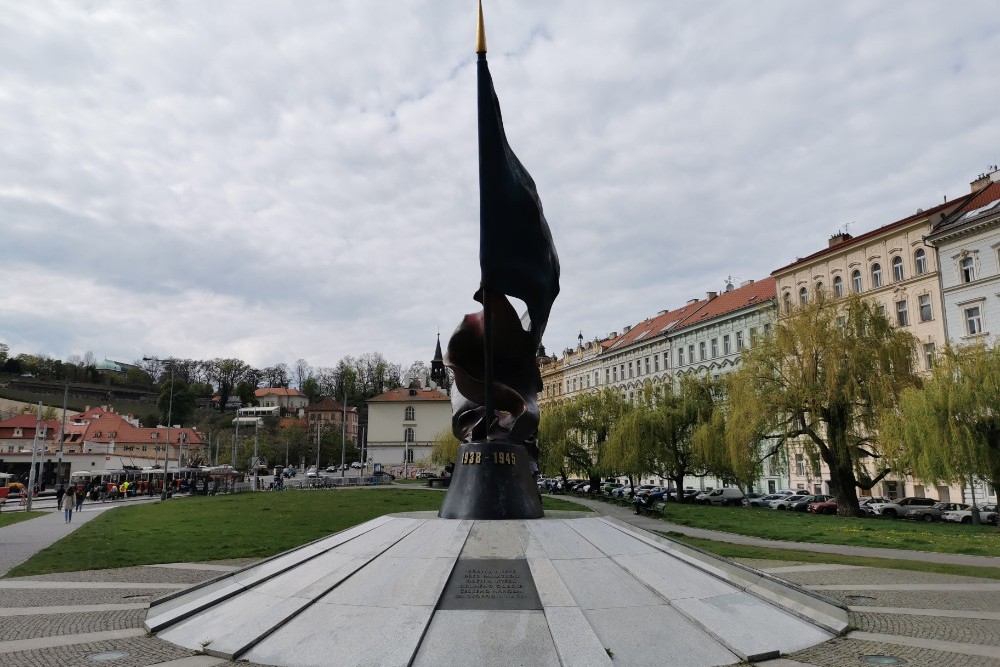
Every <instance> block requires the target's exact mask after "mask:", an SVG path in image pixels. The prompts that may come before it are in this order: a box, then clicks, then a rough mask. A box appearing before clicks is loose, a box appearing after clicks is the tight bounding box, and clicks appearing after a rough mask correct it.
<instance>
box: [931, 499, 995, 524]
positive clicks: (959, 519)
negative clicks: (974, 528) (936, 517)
mask: <svg viewBox="0 0 1000 667" xmlns="http://www.w3.org/2000/svg"><path fill="white" fill-rule="evenodd" d="M997 516H998V514H997V505H996V504H995V503H987V504H986V505H980V506H979V520H980V521H981V522H982V523H991V524H995V523H996V522H997ZM941 520H942V521H953V522H955V523H972V506H969V507H967V508H966V509H962V510H951V511H948V512H944V513H943V514H942V515H941Z"/></svg>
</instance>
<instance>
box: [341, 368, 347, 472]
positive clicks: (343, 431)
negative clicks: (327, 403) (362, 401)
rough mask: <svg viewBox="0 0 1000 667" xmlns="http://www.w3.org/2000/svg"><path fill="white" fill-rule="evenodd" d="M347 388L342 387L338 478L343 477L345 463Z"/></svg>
mask: <svg viewBox="0 0 1000 667" xmlns="http://www.w3.org/2000/svg"><path fill="white" fill-rule="evenodd" d="M346 458H347V386H346V385H345V386H344V412H343V415H342V416H341V418H340V476H341V477H343V476H344V473H345V472H347V471H346V470H344V465H346V463H347V461H346V460H345V459H346Z"/></svg>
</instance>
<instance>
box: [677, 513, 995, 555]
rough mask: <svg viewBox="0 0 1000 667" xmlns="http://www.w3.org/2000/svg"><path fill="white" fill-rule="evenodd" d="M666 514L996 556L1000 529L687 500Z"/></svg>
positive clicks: (723, 526) (727, 527)
mask: <svg viewBox="0 0 1000 667" xmlns="http://www.w3.org/2000/svg"><path fill="white" fill-rule="evenodd" d="M663 520H664V521H666V522H668V523H674V524H678V525H681V526H691V527H693V528H704V529H706V530H718V531H722V532H725V533H735V534H737V535H749V536H752V537H760V538H763V539H767V540H781V541H785V542H815V543H819V544H843V545H848V546H859V547H883V548H887V549H907V550H911V551H935V552H939V553H951V554H968V555H972V556H996V555H997V554H998V553H1000V532H998V531H997V528H996V526H970V525H962V524H956V523H940V522H937V523H924V522H918V521H906V520H903V519H898V520H889V519H869V518H854V517H841V516H826V515H816V514H808V513H805V512H779V511H776V510H770V509H757V508H746V507H712V506H706V505H691V504H687V503H670V504H669V505H668V506H667V511H666V514H665V515H664V516H663Z"/></svg>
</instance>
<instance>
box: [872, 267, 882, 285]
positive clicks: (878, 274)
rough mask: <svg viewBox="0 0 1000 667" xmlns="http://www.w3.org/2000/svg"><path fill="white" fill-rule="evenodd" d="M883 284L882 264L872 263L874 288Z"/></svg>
mask: <svg viewBox="0 0 1000 667" xmlns="http://www.w3.org/2000/svg"><path fill="white" fill-rule="evenodd" d="M881 286H882V265H881V264H872V289H875V288H876V287H881Z"/></svg>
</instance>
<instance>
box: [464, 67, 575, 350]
mask: <svg viewBox="0 0 1000 667" xmlns="http://www.w3.org/2000/svg"><path fill="white" fill-rule="evenodd" d="M478 84H479V265H480V267H481V269H482V280H483V288H484V289H485V291H487V292H489V293H494V294H497V293H500V294H506V295H508V296H512V297H516V298H518V299H521V300H522V301H524V303H525V305H527V307H528V316H529V317H530V318H531V326H530V329H529V331H530V333H531V335H532V338H533V339H534V342H535V345H536V347H537V344H538V343H540V342H541V340H542V333H543V332H544V331H545V325H546V323H547V322H548V320H549V312H550V311H551V310H552V302H553V301H555V298H556V295H558V294H559V257H558V256H557V255H556V249H555V246H554V245H553V243H552V233H551V232H550V231H549V225H548V223H547V222H546V221H545V216H544V215H543V213H542V202H541V201H539V199H538V192H537V191H536V190H535V182H534V181H533V180H532V178H531V175H530V174H528V171H527V170H526V169H525V168H524V166H523V165H522V164H521V161H520V160H518V159H517V156H516V155H514V151H512V150H511V149H510V146H509V145H508V144H507V137H506V136H504V131H503V119H502V118H501V116H500V103H499V101H498V100H497V96H496V92H495V91H494V90H493V78H492V77H491V76H490V70H489V66H488V64H487V62H486V54H485V48H484V50H483V51H481V52H480V53H479V61H478Z"/></svg>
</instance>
